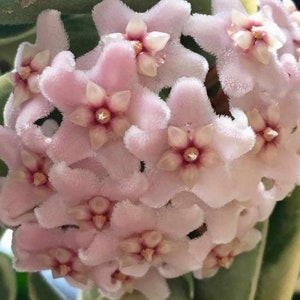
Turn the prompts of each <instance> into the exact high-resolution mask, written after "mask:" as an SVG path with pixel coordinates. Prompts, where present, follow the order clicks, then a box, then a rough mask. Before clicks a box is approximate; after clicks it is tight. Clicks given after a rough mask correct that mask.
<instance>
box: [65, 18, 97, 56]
mask: <svg viewBox="0 0 300 300" xmlns="http://www.w3.org/2000/svg"><path fill="white" fill-rule="evenodd" d="M63 22H64V25H65V28H66V30H67V32H68V35H69V40H70V50H71V51H72V52H73V53H74V54H75V56H76V57H78V56H80V55H83V54H85V53H86V52H88V51H90V50H92V49H93V48H94V47H95V46H97V44H98V42H99V35H98V32H97V30H96V27H95V25H94V22H93V20H92V16H91V14H87V15H75V16H71V17H66V18H64V20H63Z"/></svg>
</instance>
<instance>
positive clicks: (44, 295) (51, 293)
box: [28, 273, 65, 300]
mask: <svg viewBox="0 0 300 300" xmlns="http://www.w3.org/2000/svg"><path fill="white" fill-rule="evenodd" d="M28 290H29V298H30V300H46V299H47V300H48V299H49V300H50V299H51V300H65V297H64V296H63V295H62V294H61V293H60V292H58V291H57V290H56V289H54V287H53V286H51V285H50V284H49V283H48V282H47V281H46V279H45V278H44V277H43V276H42V275H41V274H40V273H31V274H28Z"/></svg>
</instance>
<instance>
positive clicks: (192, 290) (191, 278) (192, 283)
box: [183, 273, 195, 299]
mask: <svg viewBox="0 0 300 300" xmlns="http://www.w3.org/2000/svg"><path fill="white" fill-rule="evenodd" d="M183 278H184V279H185V281H186V283H187V284H188V287H189V298H190V299H194V297H195V280H194V276H193V273H188V274H185V275H184V276H183Z"/></svg>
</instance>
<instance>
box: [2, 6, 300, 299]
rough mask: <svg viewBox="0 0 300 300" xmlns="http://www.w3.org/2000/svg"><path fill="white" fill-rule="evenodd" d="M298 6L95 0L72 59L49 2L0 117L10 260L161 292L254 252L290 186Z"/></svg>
mask: <svg viewBox="0 0 300 300" xmlns="http://www.w3.org/2000/svg"><path fill="white" fill-rule="evenodd" d="M299 15H300V14H299V12H298V11H297V10H296V8H295V6H294V5H293V3H292V2H290V1H283V2H281V1H279V0H261V1H260V6H259V9H258V11H257V12H256V13H255V14H251V15H250V14H249V13H247V12H246V10H245V8H244V7H243V5H242V4H241V2H240V1H239V0H231V1H223V0H214V1H213V14H212V15H200V14H194V15H191V7H190V4H189V3H188V2H186V1H185V0H176V1H174V0H161V1H160V2H159V3H158V4H157V5H155V6H154V7H153V8H151V9H150V10H149V11H147V12H145V13H135V12H134V11H132V10H131V9H129V8H128V7H127V6H126V5H124V4H123V3H122V2H121V1H119V0H104V1H102V2H101V3H99V4H98V5H96V6H95V7H94V10H93V19H94V22H95V25H96V27H97V30H98V32H99V44H98V46H97V47H96V48H95V49H94V50H92V51H91V52H89V53H87V54H86V55H84V56H82V57H80V58H77V59H75V58H74V55H73V54H72V53H71V52H70V51H67V49H68V39H67V35H66V33H65V31H64V28H63V25H62V22H61V21H60V14H59V12H57V11H54V10H48V11H44V12H42V13H41V14H40V16H39V18H38V21H37V39H36V42H35V44H34V45H32V44H29V43H23V44H21V46H20V47H19V49H18V53H17V56H16V60H15V67H14V70H13V71H12V73H11V75H10V79H11V81H12V82H13V86H14V87H13V91H12V93H11V95H10V97H9V99H8V101H7V103H6V106H5V111H4V118H5V126H3V127H0V139H1V145H0V157H1V159H2V160H4V161H5V163H6V164H7V166H8V168H9V172H8V175H7V176H6V178H3V179H2V181H1V195H0V219H1V222H2V223H3V224H5V225H6V226H8V227H11V228H13V229H14V236H13V250H14V254H15V257H16V258H15V267H16V268H17V269H18V270H21V271H22V270H25V271H39V270H45V269H51V270H52V273H53V276H54V277H65V278H66V280H67V281H68V282H69V283H70V284H72V285H74V286H77V287H80V288H90V287H92V286H96V287H97V288H99V289H100V291H101V293H102V294H104V295H106V296H107V297H109V298H111V299H118V298H120V297H122V295H123V294H124V293H126V292H132V291H133V290H138V291H140V292H141V293H143V294H144V295H145V296H146V297H147V298H148V299H154V300H163V299H166V298H167V297H168V295H169V289H168V285H167V281H166V279H167V278H173V277H177V276H180V275H183V274H185V273H188V272H193V274H194V276H195V277H196V278H198V279H202V278H205V277H209V276H212V275H214V274H215V273H216V272H217V271H218V269H219V268H220V267H225V268H229V267H230V265H231V264H232V262H233V260H234V257H235V256H237V255H239V254H240V253H242V252H245V251H249V250H251V249H252V248H254V247H255V246H256V244H257V243H258V242H259V239H260V232H259V231H258V230H256V229H255V225H256V224H257V222H260V221H263V220H265V219H266V218H268V216H269V215H270V213H271V211H272V209H273V207H274V205H275V203H276V201H278V200H282V199H283V198H284V197H285V196H286V195H288V194H289V193H290V192H291V191H292V190H293V188H294V187H295V185H297V184H298V183H299V173H300V160H299V155H298V153H297V152H298V151H299V149H300V137H299V128H298V122H299V117H300V115H299V111H300V90H299V89H300V67H299V63H298V60H299V55H300V46H299V45H300V27H299V26H300V17H299ZM182 35H186V36H191V37H192V38H194V40H195V41H196V42H197V43H198V44H199V46H200V47H201V48H202V49H203V50H204V51H206V52H208V53H210V54H212V55H214V56H215V57H216V63H215V65H212V66H210V67H209V65H208V62H207V61H206V59H205V58H204V57H203V56H201V55H200V54H198V53H195V52H192V51H191V50H189V49H187V48H185V47H184V46H183V45H182V44H181V42H180V38H181V36H182ZM216 86H217V87H219V89H218V92H216V93H213V92H212V91H213V90H214V89H215V88H216ZM165 88H170V93H169V95H168V96H167V99H166V100H165V101H164V100H163V99H162V98H161V95H162V94H163V93H165V92H166V89H165ZM161 91H163V93H161ZM208 92H209V94H210V95H211V98H209V97H208ZM153 286H155V289H154V288H152V287H153Z"/></svg>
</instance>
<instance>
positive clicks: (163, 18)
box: [79, 0, 208, 92]
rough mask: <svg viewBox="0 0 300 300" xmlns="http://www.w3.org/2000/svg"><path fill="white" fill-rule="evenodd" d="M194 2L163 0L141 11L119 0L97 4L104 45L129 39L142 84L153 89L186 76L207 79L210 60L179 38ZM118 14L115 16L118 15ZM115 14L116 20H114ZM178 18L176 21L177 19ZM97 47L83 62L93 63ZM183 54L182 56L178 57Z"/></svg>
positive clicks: (170, 83)
mask: <svg viewBox="0 0 300 300" xmlns="http://www.w3.org/2000/svg"><path fill="white" fill-rule="evenodd" d="M190 11H191V8H190V4H189V3H188V2H186V1H183V0H178V1H176V3H174V1H171V0H163V1H160V2H159V3H158V4H157V5H155V6H154V7H153V8H151V9H150V10H149V11H147V12H145V13H141V14H137V13H135V12H134V11H132V10H131V9H130V8H128V7H127V6H126V5H124V4H123V3H122V2H121V1H119V0H113V1H111V0H109V1H107V0H105V1H102V2H101V3H99V4H98V5H96V6H95V7H94V11H93V18H94V22H95V24H96V27H97V30H98V32H99V35H100V38H101V43H100V48H99V51H101V48H102V47H103V44H104V45H107V44H109V43H111V42H118V41H120V40H127V41H129V44H130V45H131V46H132V47H133V49H134V50H135V56H136V61H137V69H138V72H139V74H140V76H139V78H140V81H141V83H142V85H144V86H146V87H149V88H150V89H151V90H153V91H156V92H157V91H159V90H161V89H162V88H163V87H169V86H172V85H173V83H174V82H175V81H176V79H178V78H179V77H182V76H195V77H199V78H200V79H201V80H204V78H205V75H206V72H207V70H208V64H207V62H206V60H205V59H204V58H203V57H202V56H200V55H198V54H195V53H193V52H192V51H190V50H188V49H186V48H184V47H183V46H182V45H181V43H180V41H179V39H180V35H181V32H182V29H183V25H184V24H185V22H186V21H187V20H188V18H189V15H190ZM116 14H117V15H118V18H115V15H116ZM112 18H113V19H114V22H111V20H112ZM174 20H176V22H174ZM95 56H97V55H95V51H93V52H92V53H91V55H87V56H86V57H84V58H83V59H82V61H81V62H80V63H79V64H80V66H84V67H85V68H86V67H89V66H91V65H92V64H93V60H94V57H95ZM178 57H180V59H178Z"/></svg>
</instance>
